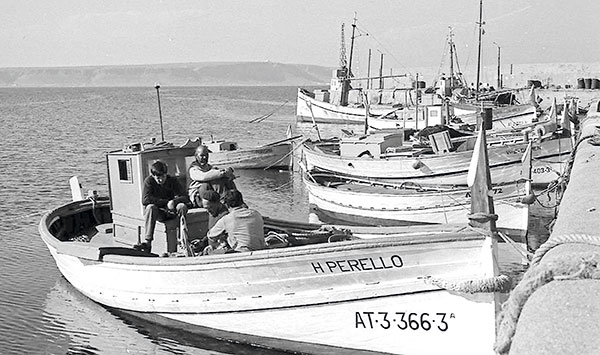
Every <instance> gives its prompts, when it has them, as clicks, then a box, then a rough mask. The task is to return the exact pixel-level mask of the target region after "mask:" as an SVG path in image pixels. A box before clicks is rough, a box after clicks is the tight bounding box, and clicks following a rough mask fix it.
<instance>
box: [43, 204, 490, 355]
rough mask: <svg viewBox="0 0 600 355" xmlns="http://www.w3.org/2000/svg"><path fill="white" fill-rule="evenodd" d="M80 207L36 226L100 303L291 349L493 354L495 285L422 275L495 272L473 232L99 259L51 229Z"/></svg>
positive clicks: (461, 276)
mask: <svg viewBox="0 0 600 355" xmlns="http://www.w3.org/2000/svg"><path fill="white" fill-rule="evenodd" d="M86 209H87V210H88V211H89V210H91V203H89V202H81V203H78V204H70V205H67V206H64V207H62V208H60V209H58V210H54V211H52V212H50V213H49V214H47V215H46V216H44V218H42V222H41V223H40V234H41V237H42V239H43V241H44V242H45V243H46V245H47V246H48V249H49V251H50V253H51V254H52V256H53V258H54V259H55V262H56V265H57V267H58V269H59V270H60V272H61V273H62V274H63V276H64V277H65V278H66V279H67V280H68V281H69V282H70V283H71V284H72V285H73V286H74V287H75V288H76V289H77V290H79V291H80V292H82V293H83V294H84V295H86V296H87V297H89V298H91V299H92V300H94V301H96V302H98V303H100V304H102V305H104V306H107V307H111V308H116V309H120V310H124V311H126V312H129V313H132V314H136V315H138V316H140V317H142V318H148V319H159V320H158V322H159V323H164V324H168V325H173V324H179V325H180V326H181V327H182V328H184V329H186V330H188V331H199V332H205V331H207V330H209V331H208V334H213V335H216V336H219V337H222V338H225V339H230V340H235V341H240V342H245V343H253V344H260V345H262V346H272V347H275V348H279V349H284V350H291V351H304V352H311V353H332V351H333V352H334V353H338V351H339V352H345V353H356V352H358V351H365V352H386V353H397V354H437V353H440V352H448V353H473V354H485V353H490V354H491V353H493V352H492V344H493V341H494V337H495V314H496V311H497V310H498V309H497V308H498V307H497V306H498V302H497V301H498V300H497V296H498V294H497V293H477V294H466V293H456V292H450V291H447V290H444V289H440V288H439V287H437V286H434V285H431V284H430V283H428V282H425V280H424V278H425V277H429V276H430V277H434V278H437V279H441V280H446V281H449V282H461V281H468V280H481V279H486V278H490V277H493V276H495V275H496V272H497V269H496V267H495V265H496V264H495V263H496V260H495V242H494V241H492V239H491V238H489V237H484V236H482V235H478V234H477V233H476V232H475V231H469V232H467V233H456V232H455V233H437V234H436V233H432V234H430V235H427V236H423V235H419V234H418V233H417V234H415V235H413V236H411V235H410V234H409V235H406V236H405V237H404V238H398V237H394V238H376V239H370V240H352V241H345V242H336V243H325V244H317V245H309V246H302V247H294V248H283V249H272V250H262V251H258V252H248V253H239V254H224V255H210V256H204V257H184V258H176V257H170V258H168V257H167V258H158V257H157V258H150V257H140V256H131V255H114V254H106V255H104V256H103V257H102V258H100V247H102V246H103V245H101V244H96V243H95V242H94V240H92V242H89V243H84V242H68V241H66V242H62V241H59V240H58V239H56V237H55V236H54V235H53V234H51V233H50V230H57V229H58V228H55V227H54V225H55V224H56V223H60V222H61V218H64V216H66V215H68V214H71V215H72V214H74V213H78V212H77V210H79V211H84V212H85V210H86ZM74 211H75V212H74ZM78 220H79V219H78ZM81 220H84V218H81ZM66 225H68V223H67V224H66ZM467 229H468V228H467ZM474 335H476V336H474Z"/></svg>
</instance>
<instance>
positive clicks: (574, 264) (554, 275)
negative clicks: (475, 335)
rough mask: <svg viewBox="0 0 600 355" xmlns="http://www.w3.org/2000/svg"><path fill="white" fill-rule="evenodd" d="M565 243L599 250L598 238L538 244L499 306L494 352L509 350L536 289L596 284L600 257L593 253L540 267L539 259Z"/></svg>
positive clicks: (570, 238) (582, 236)
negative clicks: (585, 282) (556, 284)
mask: <svg viewBox="0 0 600 355" xmlns="http://www.w3.org/2000/svg"><path fill="white" fill-rule="evenodd" d="M568 243H579V244H587V245H594V246H600V236H590V235H585V234H572V235H564V236H557V237H552V238H550V239H549V240H548V241H547V242H546V243H544V244H542V245H541V246H540V247H539V248H538V250H537V251H536V253H535V255H534V256H533V258H532V261H531V266H530V267H529V269H528V270H527V272H526V273H525V275H523V279H522V280H521V282H519V283H518V284H517V286H516V287H515V288H514V290H513V291H512V292H511V293H510V296H509V298H508V300H507V301H506V302H505V303H504V304H503V305H502V311H501V312H500V315H499V317H498V327H497V329H498V332H497V335H496V344H495V345H494V350H495V351H496V352H498V353H500V354H506V353H508V351H509V350H510V346H511V344H512V338H513V336H514V334H515V331H516V328H517V322H518V320H519V316H520V315H521V311H522V309H523V307H524V305H525V303H526V302H527V300H528V299H529V297H530V296H531V295H532V294H533V293H534V292H535V291H536V290H537V289H538V288H540V287H542V286H544V285H546V284H548V283H550V282H552V281H562V280H577V279H594V280H600V270H599V269H598V260H600V255H599V254H598V253H593V254H591V255H589V256H586V257H584V258H579V259H575V260H573V257H568V256H567V257H563V258H561V259H558V260H556V261H554V262H552V263H547V264H540V261H541V259H542V258H543V257H544V255H546V254H547V253H548V251H550V250H551V249H552V248H555V247H557V246H558V245H562V244H568Z"/></svg>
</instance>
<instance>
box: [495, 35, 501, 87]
mask: <svg viewBox="0 0 600 355" xmlns="http://www.w3.org/2000/svg"><path fill="white" fill-rule="evenodd" d="M494 44H495V45H496V46H497V47H498V89H502V74H501V73H500V45H499V44H498V43H496V42H494Z"/></svg>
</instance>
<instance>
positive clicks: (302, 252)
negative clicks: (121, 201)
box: [39, 198, 486, 266]
mask: <svg viewBox="0 0 600 355" xmlns="http://www.w3.org/2000/svg"><path fill="white" fill-rule="evenodd" d="M109 203H110V201H109V200H108V199H107V198H106V199H104V200H103V201H100V202H92V201H90V200H82V201H75V202H70V203H67V204H64V205H61V206H59V207H56V208H54V209H52V210H50V211H48V212H46V213H45V214H44V215H43V216H42V218H41V220H40V223H39V232H40V235H41V237H42V239H43V241H44V242H45V243H46V244H47V245H48V246H49V247H51V248H53V249H55V250H56V253H59V254H66V255H71V256H73V257H76V258H79V259H83V260H90V261H94V262H99V263H103V262H104V263H115V264H132V265H147V266H152V265H155V266H186V265H188V266H189V265H198V266H199V265H210V264H220V263H231V262H244V261H248V262H257V261H261V260H263V261H270V262H275V261H276V260H279V259H283V258H289V257H303V256H307V255H317V254H327V253H342V252H347V251H352V250H360V249H375V248H386V247H395V246H402V245H406V246H410V245H418V244H422V245H426V244H427V245H431V244H442V243H447V242H457V243H461V242H473V241H483V240H485V238H486V234H485V233H484V232H482V231H478V230H476V229H472V228H470V227H469V226H468V225H466V224H465V225H464V228H459V227H458V226H457V228H455V229H453V230H451V231H444V232H425V233H426V235H423V233H419V231H418V230H414V229H413V230H414V234H413V235H409V236H406V237H404V236H403V237H398V236H388V235H383V236H381V237H375V238H366V239H353V240H348V241H338V242H335V243H320V244H309V245H301V246H294V247H289V248H273V249H266V250H258V251H252V252H243V253H232V254H218V255H214V254H213V255H206V256H202V257H146V256H130V255H112V254H107V255H104V256H103V257H102V258H100V251H101V248H102V247H104V246H103V245H99V244H91V243H85V242H75V241H61V240H59V239H57V238H56V237H55V236H54V235H53V234H52V233H51V232H50V230H49V227H50V225H51V224H52V223H54V222H55V221H56V220H57V219H59V218H61V217H67V216H70V215H75V214H77V213H83V212H85V211H89V210H92V209H93V208H94V207H93V206H97V207H98V205H99V208H109ZM65 212H68V213H66V214H65ZM350 228H351V227H350ZM374 229H375V228H374ZM392 230H393V229H392ZM363 233H364V232H363ZM106 246H107V247H108V245H106ZM94 250H96V252H94ZM77 251H79V252H77Z"/></svg>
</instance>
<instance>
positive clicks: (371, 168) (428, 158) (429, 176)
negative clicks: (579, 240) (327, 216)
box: [302, 138, 571, 185]
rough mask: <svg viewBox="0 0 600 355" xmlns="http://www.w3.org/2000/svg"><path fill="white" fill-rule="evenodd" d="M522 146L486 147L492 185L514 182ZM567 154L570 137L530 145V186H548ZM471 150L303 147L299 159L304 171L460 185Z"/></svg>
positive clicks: (523, 149)
mask: <svg viewBox="0 0 600 355" xmlns="http://www.w3.org/2000/svg"><path fill="white" fill-rule="evenodd" d="M526 147H527V144H526V143H517V144H507V145H492V146H490V147H488V156H489V161H490V174H491V176H492V182H493V183H494V184H500V183H506V182H509V181H514V180H515V177H518V176H520V171H521V169H522V163H521V157H522V154H523V153H524V152H525V149H526ZM570 151H571V140H570V138H561V139H554V140H548V141H544V142H541V143H534V145H533V147H532V155H533V159H534V160H533V162H532V179H533V184H534V185H536V184H538V185H544V184H548V183H550V182H551V181H553V180H556V178H557V177H558V176H559V174H560V173H562V172H563V171H564V170H565V169H564V167H565V164H566V163H567V160H568V158H569V153H570ZM472 153H473V152H472V151H463V152H451V153H447V154H439V155H435V154H430V155H420V156H418V157H411V156H396V157H389V158H384V159H377V158H368V157H365V156H363V157H341V156H339V155H337V154H333V153H329V152H326V151H324V150H323V151H321V150H318V149H315V148H313V147H311V146H310V145H307V144H304V145H303V147H302V160H303V163H304V165H305V167H306V169H307V170H309V171H311V170H321V171H328V172H333V173H336V174H340V175H346V176H352V177H360V178H364V179H373V180H379V181H393V180H413V181H418V182H423V183H432V184H442V183H443V184H457V185H464V184H465V183H466V176H467V172H468V170H469V164H470V161H471V156H472Z"/></svg>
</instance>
